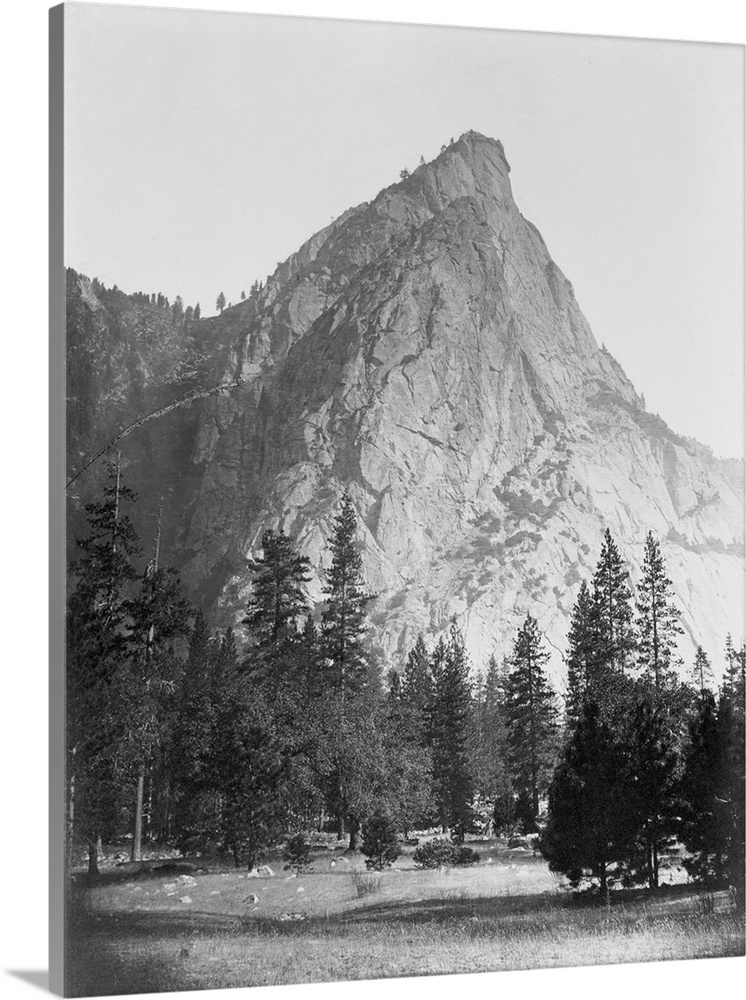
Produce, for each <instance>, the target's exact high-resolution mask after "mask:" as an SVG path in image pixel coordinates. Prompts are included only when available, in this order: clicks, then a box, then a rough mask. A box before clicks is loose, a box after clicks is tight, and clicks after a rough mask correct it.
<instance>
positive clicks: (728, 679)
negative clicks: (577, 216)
mask: <svg viewBox="0 0 746 1000" xmlns="http://www.w3.org/2000/svg"><path fill="white" fill-rule="evenodd" d="M745 690H746V645H742V646H741V648H740V649H736V647H735V646H734V644H733V637H732V636H731V635H730V633H728V635H727V637H726V640H725V677H724V678H723V692H724V694H725V695H726V697H728V698H730V699H731V700H732V701H733V703H734V704H735V705H736V706H740V708H741V711H742V710H743V702H744V691H745Z"/></svg>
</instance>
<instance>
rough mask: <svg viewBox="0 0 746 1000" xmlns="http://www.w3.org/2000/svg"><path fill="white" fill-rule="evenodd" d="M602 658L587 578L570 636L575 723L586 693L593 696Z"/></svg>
mask: <svg viewBox="0 0 746 1000" xmlns="http://www.w3.org/2000/svg"><path fill="white" fill-rule="evenodd" d="M598 658H599V649H598V629H597V616H596V615H595V613H594V603H593V598H592V597H591V592H590V590H589V589H588V584H587V583H586V582H585V580H583V582H582V583H581V584H580V590H579V591H578V597H577V600H576V601H575V606H574V608H573V612H572V620H571V623H570V631H569V633H568V636H567V656H566V663H567V701H566V713H567V718H568V721H569V722H571V723H572V722H574V721H575V720H577V719H578V718H579V717H580V714H581V712H582V708H583V704H584V702H585V700H586V697H589V696H591V693H592V689H593V683H594V678H595V669H596V667H597V665H598Z"/></svg>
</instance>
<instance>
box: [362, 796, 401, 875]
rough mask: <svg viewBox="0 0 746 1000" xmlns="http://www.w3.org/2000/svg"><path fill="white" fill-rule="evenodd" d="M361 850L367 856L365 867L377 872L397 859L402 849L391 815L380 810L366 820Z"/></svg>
mask: <svg viewBox="0 0 746 1000" xmlns="http://www.w3.org/2000/svg"><path fill="white" fill-rule="evenodd" d="M360 850H361V851H362V853H363V854H364V855H365V857H366V861H365V867H366V868H370V869H372V870H373V871H376V872H382V871H383V869H384V868H388V867H390V865H391V864H392V863H393V862H394V861H396V859H397V858H398V857H399V855H400V854H401V850H400V848H399V841H398V838H397V836H396V824H395V823H394V821H393V819H392V818H391V817H390V816H387V815H386V813H384V812H380V811H379V812H376V813H374V814H373V815H372V816H371V817H370V819H368V820H367V821H366V823H365V825H364V826H363V842H362V845H361V848H360Z"/></svg>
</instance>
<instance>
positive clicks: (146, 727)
mask: <svg viewBox="0 0 746 1000" xmlns="http://www.w3.org/2000/svg"><path fill="white" fill-rule="evenodd" d="M159 541H160V515H159V527H158V534H157V536H156V547H155V556H154V558H153V560H151V562H150V563H149V564H148V566H147V567H146V569H145V572H144V574H143V576H142V579H141V586H140V593H139V594H138V596H137V598H136V599H135V600H133V602H132V604H131V615H132V640H133V655H132V656H131V658H130V661H129V682H128V685H127V692H126V698H125V699H124V700H123V704H122V715H123V717H124V718H125V719H126V727H127V731H126V736H125V746H126V749H127V753H128V756H129V757H130V759H131V762H132V767H133V770H134V772H135V774H136V793H135V818H134V830H133V838H132V860H133V861H139V860H140V859H141V850H142V838H143V836H144V835H145V834H146V832H147V831H146V829H145V825H146V822H147V818H146V817H145V816H144V814H143V806H144V794H145V781H146V779H147V778H148V777H149V776H150V779H151V781H152V780H153V771H154V770H155V769H156V767H157V766H158V763H159V755H160V753H161V751H162V750H163V748H164V745H165V743H166V738H167V720H168V717H169V715H170V714H171V711H172V702H173V693H174V690H175V688H176V685H177V682H178V678H179V674H180V671H181V663H180V656H179V647H182V646H183V645H184V643H185V642H186V641H188V636H189V633H190V631H191V628H190V618H191V607H190V605H189V602H188V600H187V599H186V596H185V594H184V592H183V590H182V588H181V583H180V581H179V578H178V576H177V574H176V573H175V571H174V570H172V569H161V568H159V566H158V548H159Z"/></svg>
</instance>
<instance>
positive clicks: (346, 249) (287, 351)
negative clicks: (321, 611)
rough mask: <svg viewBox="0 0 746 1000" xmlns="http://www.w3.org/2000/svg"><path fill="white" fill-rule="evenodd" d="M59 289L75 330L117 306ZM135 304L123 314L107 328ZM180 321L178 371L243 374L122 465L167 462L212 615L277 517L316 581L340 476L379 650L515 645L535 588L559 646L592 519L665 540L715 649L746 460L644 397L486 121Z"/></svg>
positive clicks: (140, 366) (594, 549) (636, 546)
mask: <svg viewBox="0 0 746 1000" xmlns="http://www.w3.org/2000/svg"><path fill="white" fill-rule="evenodd" d="M69 303H71V304H72V306H73V307H74V308H72V307H69V309H68V337H69V340H70V342H71V343H72V345H73V347H74V348H76V349H78V351H79V353H80V351H81V349H82V348H81V345H83V346H84V345H85V342H86V338H87V337H90V336H91V333H90V330H91V329H92V328H93V327H95V329H96V331H97V333H96V336H97V337H98V338H99V339H100V338H101V337H105V336H106V330H107V329H108V327H107V323H109V320H108V319H107V315H106V314H107V309H106V308H105V306H104V304H103V303H101V302H100V301H98V300H97V299H96V296H95V295H94V294H93V293H92V292H91V290H90V285H86V283H85V279H80V280H76V281H73V282H72V283H71V290H70V299H69ZM132 310H133V311H134V312H135V313H136V312H137V309H136V307H134V306H133V307H132ZM71 315H72V316H74V317H75V319H74V324H73V328H72V329H71V328H70V316H71ZM84 316H87V319H86V321H85V323H84V324H83V323H82V320H81V317H84ZM92 316H94V317H95V318H96V319H95V323H93V327H92V321H91V317H92ZM138 322H139V321H138ZM81 324H82V325H81ZM136 327H137V324H136V323H135V322H134V320H132V322H131V323H130V324H129V325H128V324H127V323H122V322H119V323H118V333H117V336H118V338H119V340H118V341H117V343H121V342H122V338H124V342H128V338H130V339H132V338H134V337H135V333H134V332H133V331H134V330H135V329H136ZM190 337H191V341H190V343H191V344H192V348H190V350H191V354H190V353H189V352H187V351H186V348H184V349H183V350H182V354H183V357H182V356H181V355H180V358H181V363H182V370H183V371H184V372H188V377H189V378H190V379H191V380H192V382H190V385H191V384H195V385H196V384H200V383H201V384H204V385H210V384H218V383H220V382H225V381H228V380H230V379H234V378H235V379H238V378H240V379H241V380H242V382H241V385H240V386H239V387H238V388H236V389H233V390H232V391H231V392H229V393H224V394H222V395H219V396H214V397H210V398H208V399H205V400H202V401H201V402H199V403H195V404H194V405H193V407H192V410H191V412H190V413H189V415H182V416H181V417H179V418H178V419H175V418H174V419H171V418H169V419H167V420H164V421H162V422H160V423H154V424H153V426H152V429H151V430H149V432H148V434H147V438H146V442H145V441H144V440H142V439H141V440H139V441H138V439H137V438H136V435H133V436H132V438H131V439H128V441H131V443H130V444H129V445H128V452H127V457H128V461H129V462H130V465H131V469H132V476H133V478H134V485H135V486H136V487H137V486H138V479H142V480H143V481H144V482H146V483H147V484H148V486H147V489H149V490H151V491H153V492H155V491H157V490H162V489H163V488H164V487H165V488H166V489H167V488H168V486H169V484H171V485H172V486H173V489H172V493H171V495H172V501H171V504H170V507H169V516H170V518H171V520H172V523H173V530H172V533H171V542H170V544H171V548H172V556H173V558H174V559H175V561H176V562H177V563H178V564H179V565H180V566H181V567H182V573H183V575H184V578H185V579H186V581H187V582H188V584H189V585H190V587H191V589H192V591H193V593H194V594H195V595H197V596H198V598H199V599H200V600H201V602H202V603H203V604H204V605H205V606H206V607H207V608H208V610H210V611H211V612H212V614H213V615H215V616H216V618H217V619H218V620H220V621H221V622H222V623H227V622H230V623H234V622H235V621H237V620H240V618H241V617H242V615H243V609H244V607H245V603H246V600H247V597H248V592H249V574H248V570H247V563H246V560H247V559H248V558H249V557H250V556H252V555H253V554H255V553H256V550H257V548H258V546H259V542H260V539H261V535H262V532H263V531H264V530H265V529H266V528H268V527H275V526H277V525H278V524H282V525H283V527H284V529H285V530H286V531H288V532H289V533H290V534H291V535H292V536H293V537H294V538H295V539H296V540H297V542H298V544H299V545H300V547H301V548H302V550H303V552H304V553H305V554H306V555H308V556H309V558H310V559H311V563H312V566H313V568H314V571H315V574H316V582H315V584H314V585H313V586H315V588H316V591H315V593H316V595H317V596H318V595H320V584H319V580H320V576H321V573H322V571H323V567H322V558H324V557H325V551H326V540H327V539H328V537H329V535H330V532H331V525H332V521H333V517H334V513H335V510H336V506H337V502H338V499H339V497H340V495H341V493H342V492H343V490H345V489H347V490H348V491H349V493H350V496H351V497H352V500H353V502H354V505H355V507H356V510H357V513H358V518H359V523H360V536H361V544H362V554H363V560H364V566H365V571H366V575H367V579H368V582H369V586H370V589H371V590H372V591H373V592H375V593H376V594H377V600H376V602H375V605H374V606H373V622H374V628H373V629H372V633H373V639H374V641H375V642H376V643H378V644H379V645H380V647H381V650H382V652H383V653H384V654H386V655H388V656H389V657H393V660H392V665H394V666H398V665H400V663H399V662H398V658H400V657H402V656H404V655H405V654H406V651H407V650H408V649H409V647H410V646H411V645H412V644H413V643H414V641H415V639H416V637H417V634H418V633H420V632H422V633H423V634H424V635H425V636H426V637H429V638H430V639H432V638H434V637H435V636H436V635H438V634H441V633H442V632H443V631H444V630H445V629H446V628H447V627H448V626H449V624H450V622H451V621H452V620H454V619H455V620H456V621H457V622H458V623H459V624H460V625H461V627H462V628H463V630H464V632H465V635H466V639H467V645H468V647H469V649H470V651H471V653H472V655H473V657H474V659H475V661H476V662H477V663H481V662H483V661H485V660H486V659H487V657H488V656H489V655H490V654H492V653H493V652H494V653H496V654H498V656H499V655H500V654H501V653H503V652H507V651H508V648H509V644H510V642H511V640H512V636H513V634H514V632H515V629H516V626H517V624H518V623H519V621H520V620H521V619H522V618H524V617H525V615H526V613H527V612H531V613H532V614H533V615H534V616H535V617H536V618H538V620H539V622H540V625H541V627H542V628H543V629H544V630H545V632H546V633H547V636H548V638H549V641H550V643H551V645H552V646H553V648H554V649H555V650H560V649H561V648H562V647H563V645H564V639H565V636H566V633H567V629H568V625H569V617H570V613H571V608H572V604H573V602H574V599H575V596H576V594H577V587H578V585H579V582H580V580H581V578H588V577H590V576H591V575H592V572H593V569H594V568H595V563H596V559H597V557H598V552H599V549H600V544H601V540H602V533H603V530H604V529H605V528H606V527H609V528H610V529H611V531H612V534H613V535H614V536H615V538H616V539H617V542H618V544H619V547H620V549H621V550H622V552H623V554H624V556H625V558H626V559H627V561H628V562H629V564H630V566H631V567H632V571H633V577H634V575H635V573H636V571H637V569H638V568H639V564H640V563H641V561H642V557H643V546H644V540H645V535H646V533H647V531H648V530H652V531H653V533H654V534H655V535H656V536H657V537H658V538H660V540H661V542H662V547H663V552H664V555H665V557H666V560H667V565H668V571H669V575H670V576H671V578H672V580H673V582H674V587H675V589H676V592H677V597H678V602H679V606H680V608H681V610H682V612H683V619H684V626H685V629H686V635H685V636H684V638H683V639H682V653H683V654H684V655H685V657H686V658H688V659H689V658H691V656H693V651H692V647H693V646H694V645H696V644H700V643H701V644H702V645H703V646H704V647H705V648H706V649H707V650H708V651H710V652H711V653H712V654H717V653H718V652H719V650H720V648H721V647H722V643H723V641H724V638H725V635H726V633H727V632H728V631H730V630H732V629H734V628H736V629H737V628H738V625H739V622H740V620H741V611H740V602H741V595H742V585H743V584H742V581H743V529H742V512H743V502H744V497H743V470H742V467H741V466H739V464H738V463H734V462H723V461H718V460H716V459H715V458H714V457H713V456H712V454H711V453H710V452H709V451H708V450H707V449H706V448H704V447H703V446H701V445H699V444H697V443H696V442H693V441H691V440H688V439H684V438H681V437H679V436H678V435H676V434H675V433H674V432H673V431H672V430H670V429H669V428H668V426H667V425H666V424H665V423H664V422H663V420H661V419H660V418H659V417H657V416H653V415H651V414H648V413H646V412H645V409H644V406H643V403H642V400H641V399H640V397H639V396H638V395H637V393H636V392H635V390H634V387H633V386H632V384H631V383H630V381H629V380H628V379H627V377H626V375H625V374H624V372H623V371H622V369H621V367H620V366H619V365H618V364H617V362H616V361H615V360H614V359H613V358H612V357H611V355H610V354H609V353H608V352H607V351H605V350H604V349H600V348H599V347H598V345H597V344H596V342H595V340H594V337H593V334H592V333H591V330H590V328H589V326H588V323H587V322H586V320H585V318H584V317H583V315H582V313H581V311H580V308H579V306H578V304H577V301H576V299H575V295H574V292H573V288H572V285H571V284H570V282H569V281H568V280H567V278H566V277H565V276H564V275H563V274H562V272H561V271H560V269H559V268H558V267H557V265H556V264H555V263H554V262H553V261H552V259H551V257H550V255H549V252H548V250H547V247H546V245H545V243H544V241H543V239H542V237H541V235H540V233H539V231H538V230H537V229H536V227H535V226H533V225H532V224H531V223H530V222H528V221H527V220H526V219H524V217H523V216H522V215H521V213H520V212H519V210H518V208H517V206H516V204H515V201H514V199H513V194H512V189H511V184H510V167H509V165H508V162H507V160H506V158H505V154H504V151H503V147H502V145H501V143H500V142H498V141H495V140H493V139H489V138H486V137H485V136H483V135H480V134H479V133H476V132H467V133H466V134H464V135H463V136H461V137H460V138H459V139H458V140H457V141H456V142H453V143H452V144H451V145H449V146H448V147H446V148H444V149H443V150H442V152H441V153H440V155H439V156H438V157H437V158H436V159H435V160H433V161H432V162H430V163H428V164H424V165H422V166H420V167H419V168H418V169H417V170H415V171H413V173H412V174H411V175H410V176H408V177H405V178H404V179H403V180H402V181H401V182H400V183H397V184H394V185H392V186H390V187H388V188H386V189H384V190H383V191H381V192H380V193H379V194H378V195H377V197H376V198H375V199H374V200H373V201H371V202H369V203H365V204H362V205H359V206H357V207H355V208H352V209H350V210H349V211H348V212H346V213H345V214H344V215H342V216H341V217H340V218H339V219H337V220H336V221H335V222H333V223H332V224H331V225H330V226H328V227H327V228H326V229H324V230H322V231H321V232H319V233H317V234H316V235H315V236H313V237H312V238H311V239H310V240H308V242H307V243H305V244H304V245H303V246H302V247H301V248H300V249H299V250H298V252H297V253H295V254H293V255H292V256H291V257H289V258H288V259H287V260H286V261H284V262H283V263H281V264H279V265H278V267H277V269H276V271H275V273H274V274H273V275H272V276H271V277H270V278H269V279H268V280H267V283H266V286H264V287H263V288H262V289H261V290H259V291H258V292H256V293H255V294H253V295H252V296H250V298H249V300H247V301H246V302H242V303H240V304H239V305H237V306H234V307H232V308H230V309H227V310H226V311H225V312H224V313H222V314H221V315H220V316H217V317H214V318H212V319H209V320H201V321H200V322H198V323H195V324H194V325H193V329H192V330H191V331H190ZM194 345H196V346H194ZM154 350H155V348H152V347H151V348H148V347H142V346H141V347H140V348H138V350H136V351H135V352H134V357H135V360H134V361H133V368H132V372H131V378H130V384H129V385H128V384H122V375H121V373H119V374H118V376H117V379H116V380H114V379H113V376H112V377H109V376H106V375H105V374H103V373H102V374H101V376H100V379H99V381H100V383H101V384H100V385H99V386H98V387H97V388H96V389H95V391H94V389H93V388H91V385H92V383H86V384H85V385H84V386H83V389H82V395H81V396H79V397H76V399H77V402H76V406H77V409H76V413H78V411H79V413H80V420H84V419H85V417H86V413H88V415H89V416H90V408H91V407H97V408H98V410H97V412H101V410H100V408H101V406H102V404H103V403H105V402H108V404H109V408H110V410H111V414H112V416H111V425H110V429H111V430H114V431H115V430H116V427H117V421H119V423H126V422H127V420H126V416H127V415H129V417H130V419H134V417H135V416H137V412H138V410H137V405H138V402H137V399H138V398H139V400H140V403H139V405H142V402H141V400H142V398H143V397H142V392H143V386H144V387H145V390H148V387H150V390H151V391H153V392H155V390H156V389H157V390H158V391H162V390H163V385H164V384H165V382H164V376H163V374H162V372H161V370H160V369H159V368H158V366H157V365H153V364H151V363H150V362H149V360H148V359H149V353H148V352H149V351H154ZM184 352H186V353H184ZM177 354H178V351H177ZM187 355H188V357H187ZM194 357H197V358H198V360H199V363H195V362H194ZM200 366H201V367H200ZM156 370H157V371H156ZM154 372H156V374H154ZM157 372H161V373H160V374H158V373H157ZM107 377H109V382H107ZM181 377H182V376H181V375H179V376H175V375H174V371H173V370H172V371H171V372H170V374H169V378H170V379H171V382H172V383H173V384H180V383H179V378H181ZM159 379H160V380H161V381H160V382H159V384H158V386H155V387H154V386H153V385H152V384H151V383H153V382H154V380H155V381H158V380H159ZM115 381H116V386H115V384H114V383H115ZM125 383H126V379H125ZM86 386H88V389H89V390H90V392H89V396H90V398H89V396H86V391H88V390H87V389H86ZM136 386H137V387H139V388H138V391H139V392H140V397H136V396H135V394H134V392H135V387H136ZM91 393H93V395H94V396H95V399H94V398H93V396H91V395H90V394H91ZM115 395H116V398H115ZM153 398H155V396H154V397H153ZM77 419H78V418H76V420H77ZM73 425H74V426H73V428H72V429H73V438H74V439H75V441H76V447H77V449H78V454H79V455H83V454H85V453H86V451H88V452H89V453H90V454H92V453H94V452H95V451H96V450H97V447H96V446H100V445H101V444H102V443H105V437H104V434H103V427H101V426H99V430H98V434H100V435H101V437H104V440H103V441H102V440H100V439H99V438H97V439H96V440H95V441H94V440H93V439H92V438H91V437H90V435H89V440H88V441H87V443H86V433H85V431H84V430H81V429H80V428H79V427H78V426H77V424H76V422H75V420H74V421H73ZM146 444H147V446H146ZM158 455H169V456H170V458H169V460H168V462H167V463H166V464H165V465H164V463H163V462H162V461H159V460H158V458H157V456H158ZM71 461H72V459H71ZM73 464H74V463H73ZM559 664H560V658H559V654H557V655H556V666H557V669H559Z"/></svg>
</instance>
